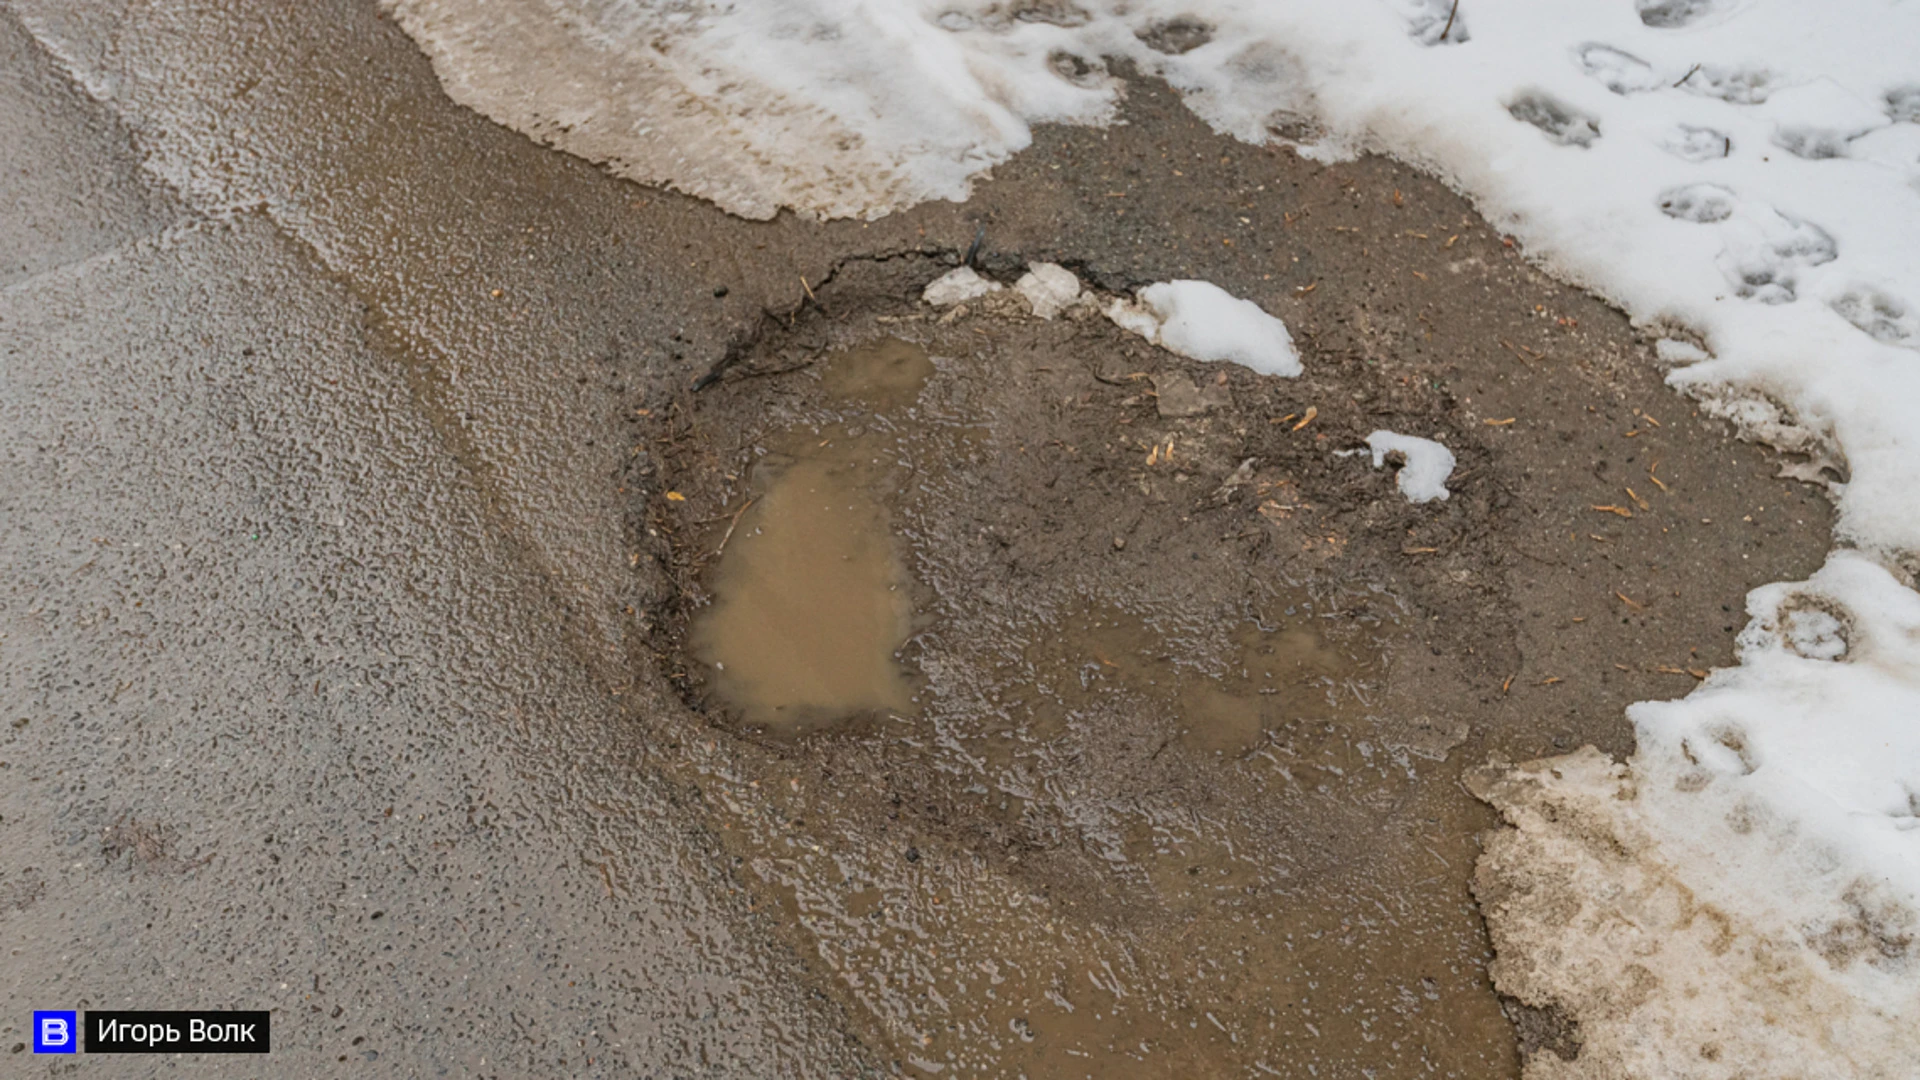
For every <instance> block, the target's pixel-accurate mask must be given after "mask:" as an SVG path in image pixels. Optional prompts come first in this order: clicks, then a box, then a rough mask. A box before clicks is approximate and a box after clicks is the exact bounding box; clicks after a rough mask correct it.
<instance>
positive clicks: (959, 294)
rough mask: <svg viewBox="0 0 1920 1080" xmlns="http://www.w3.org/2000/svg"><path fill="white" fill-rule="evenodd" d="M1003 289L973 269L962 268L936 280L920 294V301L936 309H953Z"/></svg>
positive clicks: (950, 271) (968, 267)
mask: <svg viewBox="0 0 1920 1080" xmlns="http://www.w3.org/2000/svg"><path fill="white" fill-rule="evenodd" d="M1001 288H1002V286H1001V284H1000V283H999V282H997V281H992V280H989V279H987V278H983V277H981V276H980V275H979V274H977V273H975V272H974V270H973V267H971V266H962V267H959V268H957V269H953V270H949V271H947V272H946V273H944V274H941V275H940V276H939V277H937V278H934V279H933V281H932V282H931V283H929V284H928V285H927V287H926V290H925V291H923V292H922V293H921V294H920V299H922V300H925V301H926V302H927V303H929V304H932V305H933V306H934V307H952V306H953V305H955V304H961V303H965V302H966V301H968V300H978V299H979V298H980V297H982V296H985V295H987V294H988V293H994V292H999V291H1000V289H1001Z"/></svg>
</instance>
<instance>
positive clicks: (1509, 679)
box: [1500, 675, 1519, 694]
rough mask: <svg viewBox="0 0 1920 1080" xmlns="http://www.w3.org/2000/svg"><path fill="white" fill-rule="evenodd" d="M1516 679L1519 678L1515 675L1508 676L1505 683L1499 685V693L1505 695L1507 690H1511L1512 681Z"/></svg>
mask: <svg viewBox="0 0 1920 1080" xmlns="http://www.w3.org/2000/svg"><path fill="white" fill-rule="evenodd" d="M1517 678H1519V676H1517V675H1509V676H1507V681H1506V682H1503V683H1501V684H1500V692H1501V693H1503V694H1504V693H1506V692H1507V691H1508V690H1511V689H1513V680H1515V679H1517Z"/></svg>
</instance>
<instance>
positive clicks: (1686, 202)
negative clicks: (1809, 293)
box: [1659, 183, 1905, 333]
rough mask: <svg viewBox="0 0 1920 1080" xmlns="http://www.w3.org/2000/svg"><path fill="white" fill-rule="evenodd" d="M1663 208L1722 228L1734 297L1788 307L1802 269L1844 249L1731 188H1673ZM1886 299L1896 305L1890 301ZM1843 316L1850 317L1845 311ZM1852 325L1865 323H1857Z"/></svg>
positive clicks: (1662, 199) (1723, 261) (1807, 224)
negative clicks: (1742, 197)
mask: <svg viewBox="0 0 1920 1080" xmlns="http://www.w3.org/2000/svg"><path fill="white" fill-rule="evenodd" d="M1659 207H1660V212H1661V213H1663V214H1665V215H1667V216H1668V217H1670V218H1673V219H1675V220H1676V221H1691V222H1694V223H1696V224H1700V225H1713V224H1718V225H1720V226H1721V228H1722V231H1723V234H1724V236H1725V238H1726V245H1725V246H1724V247H1722V248H1721V249H1720V255H1719V258H1718V260H1717V262H1718V264H1719V267H1720V272H1721V274H1723V275H1725V277H1726V279H1727V283H1728V284H1730V285H1732V286H1733V291H1734V294H1735V295H1736V296H1740V297H1742V298H1744V299H1747V300H1755V301H1758V302H1760V303H1762V304H1785V303H1788V302H1790V301H1792V300H1794V299H1796V298H1797V297H1798V296H1799V272H1800V271H1801V270H1802V269H1804V268H1806V267H1809V266H1819V265H1821V264H1823V263H1830V262H1832V261H1833V260H1834V259H1837V258H1839V257H1840V246H1839V245H1838V244H1836V243H1835V242H1834V239H1833V236H1832V235H1831V234H1830V233H1828V232H1827V230H1825V229H1823V228H1821V227H1820V226H1818V225H1815V224H1814V223H1813V222H1811V221H1803V220H1802V219H1800V218H1797V217H1794V216H1793V215H1791V214H1783V213H1781V212H1780V211H1778V210H1775V209H1774V208H1773V207H1771V206H1765V205H1751V204H1742V203H1741V201H1740V199H1739V197H1738V196H1736V195H1735V194H1734V193H1733V191H1732V190H1731V189H1730V188H1727V187H1723V186H1722V185H1720V184H1708V183H1695V184H1682V185H1680V186H1678V187H1670V188H1668V189H1666V190H1665V191H1662V192H1661V193H1660V196H1659ZM1884 299H1885V300H1886V301H1887V302H1888V303H1894V304H1897V301H1894V300H1893V299H1892V298H1891V297H1884ZM1850 303H1853V307H1855V308H1859V309H1860V310H1861V311H1866V310H1869V309H1871V308H1872V307H1873V305H1871V304H1865V301H1860V302H1857V303H1855V302H1850ZM1863 304H1864V305H1865V306H1862V305H1863ZM1835 310H1836V311H1839V310H1840V308H1839V307H1836V308H1835ZM1875 310H1877V309H1875ZM1900 310H1901V311H1902V312H1904V310H1905V309H1904V307H1902V308H1900ZM1841 314H1842V315H1847V313H1846V312H1845V311H1841ZM1847 317H1848V318H1849V319H1852V318H1853V316H1851V315H1847ZM1863 317H1865V316H1863ZM1854 325H1856V326H1859V325H1861V324H1860V323H1859V322H1858V321H1856V322H1855V323H1854ZM1862 329H1865V327H1862ZM1869 332H1870V333H1871V331H1869Z"/></svg>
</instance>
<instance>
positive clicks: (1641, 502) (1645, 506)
mask: <svg viewBox="0 0 1920 1080" xmlns="http://www.w3.org/2000/svg"><path fill="white" fill-rule="evenodd" d="M1627 498H1629V499H1632V500H1633V505H1635V506H1637V507H1639V508H1640V509H1642V510H1651V509H1653V504H1652V503H1650V502H1648V501H1647V500H1645V499H1643V498H1641V497H1640V495H1639V494H1638V493H1637V492H1635V491H1634V490H1633V489H1632V488H1628V489H1627Z"/></svg>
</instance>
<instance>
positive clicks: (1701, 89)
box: [1679, 64, 1780, 105]
mask: <svg viewBox="0 0 1920 1080" xmlns="http://www.w3.org/2000/svg"><path fill="white" fill-rule="evenodd" d="M1679 86H1680V88H1681V89H1683V90H1685V91H1687V92H1688V93H1690V94H1699V95H1700V96H1702V97H1711V98H1719V99H1720V100H1721V101H1725V102H1729V103H1731V104H1734V105H1759V104H1761V103H1763V102H1765V101H1766V100H1767V98H1768V97H1769V96H1770V95H1772V93H1773V92H1774V91H1775V90H1776V89H1778V88H1779V86H1780V76H1778V75H1776V74H1774V73H1773V72H1772V71H1770V70H1768V69H1766V68H1764V67H1760V66H1758V65H1755V64H1739V65H1734V66H1731V67H1723V66H1721V65H1719V64H1702V65H1700V66H1699V67H1697V68H1695V69H1693V70H1692V71H1690V72H1688V73H1687V74H1686V76H1685V77H1684V78H1682V79H1681V80H1680V82H1679Z"/></svg>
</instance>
